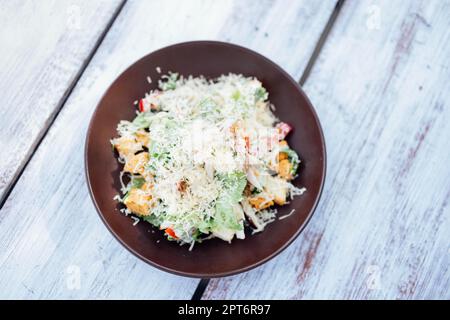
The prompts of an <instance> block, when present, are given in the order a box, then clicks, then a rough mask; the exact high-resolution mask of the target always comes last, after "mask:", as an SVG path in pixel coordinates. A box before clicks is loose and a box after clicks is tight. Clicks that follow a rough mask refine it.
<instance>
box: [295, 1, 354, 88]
mask: <svg viewBox="0 0 450 320" xmlns="http://www.w3.org/2000/svg"><path fill="white" fill-rule="evenodd" d="M344 3H345V0H339V1H338V2H337V3H336V7H335V8H334V10H333V12H332V13H331V15H330V18H329V19H328V22H327V24H326V25H325V28H323V31H322V33H321V35H320V37H319V40H317V44H316V46H315V47H314V51H313V52H312V54H311V57H310V58H309V61H308V64H307V65H306V67H305V70H304V71H303V74H302V76H301V78H300V80H299V83H300V85H301V86H303V85H304V84H305V82H306V79H308V76H309V74H310V73H311V70H312V68H313V66H314V64H315V62H316V60H317V58H318V57H319V54H320V52H321V51H322V48H323V46H324V44H325V41H326V40H327V38H328V35H329V34H330V32H331V29H332V28H333V26H334V23H335V22H336V19H337V17H338V15H339V13H340V12H341V9H342V7H343V5H344Z"/></svg>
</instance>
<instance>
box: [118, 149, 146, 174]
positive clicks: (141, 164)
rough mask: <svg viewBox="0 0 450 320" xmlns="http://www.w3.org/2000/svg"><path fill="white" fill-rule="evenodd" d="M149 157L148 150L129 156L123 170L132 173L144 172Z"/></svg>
mask: <svg viewBox="0 0 450 320" xmlns="http://www.w3.org/2000/svg"><path fill="white" fill-rule="evenodd" d="M149 159H150V157H149V154H148V152H141V153H138V154H133V155H131V156H128V157H127V159H126V163H125V166H124V168H123V170H124V171H126V172H130V173H139V174H144V168H145V165H146V164H147V162H148V160H149Z"/></svg>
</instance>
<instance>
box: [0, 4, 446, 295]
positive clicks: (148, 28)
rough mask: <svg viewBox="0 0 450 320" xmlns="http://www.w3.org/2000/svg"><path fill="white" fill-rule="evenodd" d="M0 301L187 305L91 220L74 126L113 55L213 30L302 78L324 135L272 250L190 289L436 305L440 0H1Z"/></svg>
mask: <svg viewBox="0 0 450 320" xmlns="http://www.w3.org/2000/svg"><path fill="white" fill-rule="evenodd" d="M0 21H2V28H0V43H1V49H0V101H2V102H1V107H0V147H1V150H2V152H1V153H0V200H1V202H0V206H1V207H0V208H1V209H0V298H3V299H15V298H16V299H17V298H19V299H21V298H27V299H46V298H56V299H64V298H76V299H84V298H119V299H128V298H137V299H191V298H192V296H193V295H194V292H195V291H196V289H197V287H198V286H199V280H196V279H190V278H183V277H178V276H174V275H171V274H167V273H164V272H162V271H159V270H157V269H155V268H153V267H150V266H149V265H147V264H145V263H144V262H142V261H141V260H139V259H138V258H136V257H134V256H133V255H131V254H130V253H129V252H128V251H126V250H125V249H124V248H123V247H122V246H121V245H120V244H119V243H118V242H117V241H116V240H115V239H114V238H113V237H112V235H111V234H110V233H109V232H108V231H107V230H106V228H105V227H104V225H103V224H102V222H101V221H100V219H99V218H98V216H97V214H96V212H95V209H94V207H93V205H92V203H91V200H90V198H89V196H88V191H87V187H86V182H85V177H84V172H83V170H84V168H83V150H84V149H83V148H84V138H85V134H86V128H87V125H88V121H89V119H90V117H91V114H92V112H93V111H94V108H95V106H96V104H97V102H98V101H99V99H100V97H101V95H102V93H103V92H104V91H105V89H106V88H107V87H108V85H109V84H110V83H111V82H112V81H113V79H114V78H115V77H116V76H117V75H118V74H119V73H120V72H121V71H123V70H124V69H125V68H126V67H127V66H128V65H130V64H131V63H132V62H133V61H135V60H136V59H138V58H139V57H141V56H143V55H145V54H146V53H148V52H151V51H153V50H155V49H157V48H160V47H163V46H166V45H169V44H173V43H176V42H181V41H188V40H195V39H213V40H214V39H216V40H222V41H229V42H233V43H237V44H240V45H244V46H246V47H249V48H251V49H254V50H256V51H258V52H260V53H262V54H264V55H266V56H267V57H269V58H270V59H272V60H274V61H275V62H277V63H278V64H280V65H281V66H282V67H283V68H284V69H285V70H286V71H287V72H289V73H290V74H291V75H292V76H293V77H294V78H296V79H299V81H300V82H301V84H302V85H303V88H304V90H305V91H306V93H307V94H308V96H309V97H310V98H311V100H312V102H313V104H314V106H315V108H316V110H317V112H318V114H319V117H320V120H321V122H322V126H323V129H324V132H325V137H326V143H327V153H328V168H327V179H326V184H325V190H324V193H323V196H322V199H321V202H320V205H319V207H318V209H317V210H316V213H315V215H314V217H313V219H312V221H311V222H310V223H309V225H308V226H307V228H306V229H305V230H304V232H303V233H302V234H301V235H300V236H299V238H298V239H297V240H296V241H295V242H294V243H293V244H292V245H291V246H290V247H289V248H288V249H287V250H285V251H284V252H283V253H282V254H280V255H279V256H278V257H276V258H275V259H273V260H271V261H270V262H268V263H266V264H265V265H263V266H261V267H259V268H257V269H254V270H252V271H249V272H247V273H244V274H240V275H237V276H232V277H227V278H221V279H213V280H210V281H209V282H207V281H202V283H201V284H202V286H201V287H200V289H204V288H203V286H204V285H206V289H205V290H204V292H203V291H202V290H197V293H196V297H198V296H201V297H202V299H218V298H222V299H229V298H233V299H242V298H251V299H298V298H312V299H320V298H331V299H341V298H356V299H367V298H369V299H370V298H374V299H384V298H388V299H423V298H432V299H450V269H449V264H450V207H449V200H450V169H449V168H450V167H449V163H450V59H449V58H450V1H448V0H423V1H419V0H412V1H400V0H394V1H393V0H380V1H376V0H346V1H339V2H337V1H335V0H325V1H310V0H292V1H287V0H279V1H237V0H235V1H233V0H224V1H207V0H205V1H201V0H194V1H183V0H169V1H157V0H154V1H127V2H123V1H122V0H108V1H107V0H103V1H100V0H96V1H88V0H83V1H50V0H42V1H31V0H30V1H19V0H12V1H3V2H1V3H0Z"/></svg>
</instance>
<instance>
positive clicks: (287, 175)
mask: <svg viewBox="0 0 450 320" xmlns="http://www.w3.org/2000/svg"><path fill="white" fill-rule="evenodd" d="M291 170H292V165H291V163H290V162H289V160H287V159H284V160H281V161H280V163H279V164H278V174H279V176H280V177H281V178H283V179H286V180H290V179H292V174H291Z"/></svg>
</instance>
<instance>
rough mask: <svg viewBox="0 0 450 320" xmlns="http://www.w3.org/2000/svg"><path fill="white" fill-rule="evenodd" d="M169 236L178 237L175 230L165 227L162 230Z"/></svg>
mask: <svg viewBox="0 0 450 320" xmlns="http://www.w3.org/2000/svg"><path fill="white" fill-rule="evenodd" d="M164 231H165V232H166V233H167V234H168V235H169V236H171V237H172V238H174V239H178V237H177V235H176V234H175V231H173V229H172V228H167V229H166V230H164Z"/></svg>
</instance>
